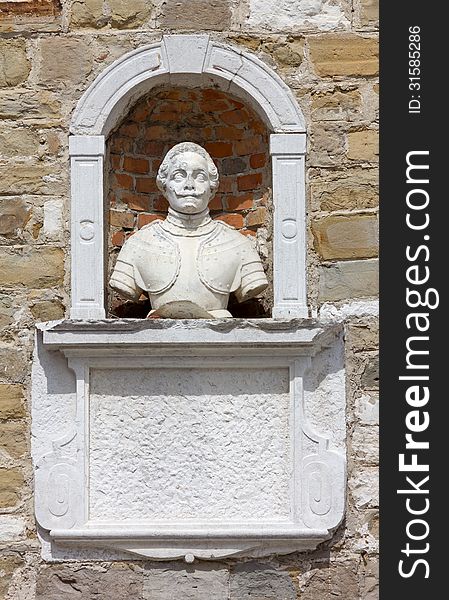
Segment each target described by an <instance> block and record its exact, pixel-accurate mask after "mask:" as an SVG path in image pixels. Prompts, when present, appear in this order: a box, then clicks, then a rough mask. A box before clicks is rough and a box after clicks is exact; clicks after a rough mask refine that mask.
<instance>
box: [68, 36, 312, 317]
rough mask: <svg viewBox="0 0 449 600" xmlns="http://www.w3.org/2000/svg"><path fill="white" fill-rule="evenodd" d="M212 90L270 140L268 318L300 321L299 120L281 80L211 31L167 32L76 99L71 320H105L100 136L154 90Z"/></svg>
mask: <svg viewBox="0 0 449 600" xmlns="http://www.w3.org/2000/svg"><path fill="white" fill-rule="evenodd" d="M164 84H168V85H183V86H187V87H204V86H209V87H211V86H215V87H217V88H219V89H221V90H222V91H225V92H229V93H231V94H232V95H234V96H235V97H237V98H240V99H241V100H242V101H243V102H245V103H247V104H248V105H249V106H251V107H252V108H253V109H254V110H255V111H256V112H257V113H258V114H259V116H260V117H261V119H262V120H263V121H264V123H265V125H266V126H267V129H268V131H269V132H270V133H271V136H270V153H271V156H272V161H273V163H272V171H273V203H274V207H275V218H274V231H273V239H274V247H273V254H274V265H273V278H274V281H273V289H274V306H273V317H284V318H293V317H306V316H308V312H307V305H306V275H305V273H306V271H305V248H306V242H305V190H304V188H305V177H304V154H305V145H306V144H305V124H304V118H303V115H302V113H301V110H300V108H299V106H298V104H297V103H296V101H295V99H294V96H293V94H292V93H291V91H290V90H289V88H288V87H287V85H286V84H285V83H284V82H283V81H282V80H281V79H280V77H279V76H278V75H277V74H276V73H275V72H274V71H273V70H272V69H270V68H269V67H268V66H267V65H265V64H264V63H263V62H262V61H260V60H259V59H258V58H257V57H255V56H253V55H251V54H250V53H248V52H246V51H242V50H240V49H237V48H235V47H231V46H229V45H225V44H222V43H220V42H217V41H214V40H211V39H210V38H209V36H208V35H167V36H163V38H162V40H161V41H160V42H158V43H155V44H152V45H149V46H143V47H141V48H138V49H137V50H134V51H132V52H130V53H128V54H126V55H124V56H123V57H121V58H120V59H118V60H117V61H115V62H114V63H113V64H112V65H110V66H109V67H108V68H107V69H105V70H104V71H103V72H102V73H101V74H100V75H99V76H98V77H97V78H96V80H95V81H94V82H93V83H92V84H91V86H90V87H89V88H88V89H87V90H86V92H85V93H84V95H83V96H82V97H81V99H80V100H79V102H78V105H77V107H76V109H75V112H74V115H73V118H72V123H71V126H70V133H71V135H70V138H69V149H70V157H71V184H72V204H71V235H72V252H71V254H72V286H71V287H72V304H71V318H75V319H100V318H104V317H105V307H104V298H105V294H104V289H105V266H104V219H103V177H104V174H103V160H104V152H105V139H106V137H107V136H108V135H109V134H110V133H111V131H113V129H114V128H115V127H116V126H117V125H118V124H119V123H120V121H121V120H122V118H123V116H124V115H125V114H126V113H127V112H128V111H129V109H130V107H131V106H132V105H134V104H135V103H136V102H137V101H138V100H139V99H140V98H141V97H142V96H143V95H145V94H148V93H149V92H151V90H152V88H154V87H156V86H161V85H164Z"/></svg>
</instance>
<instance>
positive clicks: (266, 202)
mask: <svg viewBox="0 0 449 600" xmlns="http://www.w3.org/2000/svg"><path fill="white" fill-rule="evenodd" d="M181 141H192V142H196V143H198V144H200V145H202V146H204V147H205V148H206V150H207V151H208V152H209V153H210V155H211V156H212V158H213V160H214V161H215V163H216V165H217V167H218V170H219V173H220V186H219V189H218V191H217V193H216V195H215V197H214V198H213V200H212V202H211V203H210V205H209V208H210V210H211V215H212V217H213V218H214V219H221V220H223V221H225V222H226V223H228V224H230V225H232V226H234V227H235V228H237V229H239V230H240V231H241V232H242V233H243V234H244V235H248V236H251V237H252V238H253V242H254V243H255V244H256V246H257V249H258V251H259V254H260V255H261V257H262V260H263V261H264V263H265V268H266V270H267V272H268V275H269V279H270V280H271V262H272V261H271V214H270V208H271V168H270V160H269V151H268V131H267V129H266V127H265V125H264V124H263V123H262V121H261V120H260V119H259V117H258V116H257V115H256V114H255V113H254V112H253V111H252V110H251V109H250V108H248V107H247V106H244V105H243V104H242V103H241V102H239V101H237V100H235V99H233V98H231V97H230V96H228V95H226V94H224V93H222V92H220V91H218V90H215V89H202V90H191V89H170V90H160V91H159V92H157V93H153V94H152V95H151V96H150V97H146V98H144V99H143V100H141V101H140V102H139V103H138V104H136V105H135V107H134V108H133V109H132V111H131V112H130V113H129V115H128V117H127V118H126V120H125V121H124V122H123V123H122V124H121V126H120V127H119V128H118V129H117V130H116V131H115V132H114V133H113V134H112V136H111V137H110V138H109V140H108V150H109V178H108V184H109V185H108V207H109V237H108V244H109V256H110V260H109V272H110V271H111V270H112V268H113V265H114V263H115V259H116V256H117V254H118V252H119V250H120V248H121V246H122V245H123V243H124V241H125V240H126V239H127V238H128V237H129V236H131V235H133V233H134V232H135V231H137V230H138V229H140V228H141V227H143V226H144V225H146V224H148V223H150V222H151V221H154V220H155V219H163V218H165V215H166V211H167V208H168V204H167V202H166V200H165V198H164V197H163V196H162V195H161V193H160V192H159V190H158V189H157V186H156V174H157V171H158V168H159V166H160V164H161V162H162V159H163V157H164V155H165V154H166V152H167V151H168V150H169V149H170V148H171V147H172V146H173V145H174V144H177V143H179V142H181ZM270 298H271V291H267V293H266V294H265V295H264V297H263V299H262V300H261V301H260V302H258V303H257V306H256V305H254V303H253V305H252V306H250V307H235V309H234V310H231V312H233V314H235V316H263V315H264V314H268V311H269V308H270V305H271V299H270ZM140 304H141V309H139V308H138V307H135V306H134V307H130V306H129V303H124V302H123V299H120V298H119V297H118V296H116V295H115V294H109V310H110V312H111V313H112V314H116V315H117V316H145V314H146V312H145V311H147V308H148V302H145V301H144V299H143V298H142V300H141V303H140ZM230 304H232V299H231V302H230ZM242 310H243V313H242ZM245 310H247V311H249V314H245Z"/></svg>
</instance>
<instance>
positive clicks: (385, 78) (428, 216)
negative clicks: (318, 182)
mask: <svg viewBox="0 0 449 600" xmlns="http://www.w3.org/2000/svg"><path fill="white" fill-rule="evenodd" d="M444 12H447V6H446V5H445V4H444V3H442V4H441V3H439V4H434V3H423V2H418V1H417V0H408V2H401V3H398V2H391V1H388V0H381V6H380V67H381V68H380V72H381V77H380V206H381V208H380V224H381V225H380V226H381V243H380V289H381V293H380V297H381V302H380V306H381V308H380V407H381V408H380V423H381V433H380V524H381V525H380V565H381V569H380V598H381V600H392V599H396V598H399V599H401V600H402V599H406V600H415V599H416V600H423V599H425V600H430V598H440V597H446V596H447V594H448V592H447V587H446V581H447V574H446V572H445V564H446V552H445V546H446V544H445V542H446V540H449V537H448V536H449V526H448V521H449V510H448V509H447V507H446V505H447V498H448V492H447V491H445V490H447V489H448V485H447V484H448V483H449V447H448V443H449V422H448V419H447V416H446V415H447V411H446V410H445V408H446V406H447V405H448V403H449V398H448V391H447V390H448V385H447V383H446V381H445V376H446V374H447V375H449V361H448V359H447V358H446V356H447V355H449V351H448V350H447V349H446V348H447V343H446V340H447V339H448V334H449V325H448V322H447V321H448V319H447V317H446V314H447V309H448V308H449V307H448V302H447V292H446V289H447V287H448V286H447V279H448V276H449V268H448V262H449V256H448V255H449V223H448V219H447V215H448V211H447V205H448V202H449V190H448V184H447V182H446V181H443V178H444V177H446V176H447V175H449V164H448V160H447V156H446V155H447V151H444V150H443V144H444V143H445V141H446V137H447V135H448V131H449V128H448V124H447V118H448V100H447V92H446V91H445V90H447V89H448V85H447V83H448V75H447V74H448V66H447V58H446V57H447V50H446V41H447V40H448V39H449V35H448V29H447V19H446V16H445V14H443V13H444ZM416 84H418V85H416ZM407 160H408V162H407ZM410 165H411V168H410V169H409V172H408V175H409V177H408V178H407V167H408V166H410ZM427 167H428V168H427ZM446 174H447V175H446ZM407 179H408V180H407ZM408 203H409V205H410V206H409V205H408ZM407 215H408V216H407ZM407 289H408V290H409V291H408V292H407ZM437 304H438V306H437ZM401 377H402V379H401ZM426 394H428V399H427V400H426ZM407 434H408V436H409V437H408V438H407ZM407 443H409V447H408V448H407ZM427 444H428V447H427ZM401 455H403V456H402V459H401ZM401 460H402V463H403V464H402V470H401V466H400V465H401ZM427 469H428V470H427ZM398 490H399V493H398ZM443 506H444V508H443ZM401 561H402V563H401ZM401 571H402V574H401Z"/></svg>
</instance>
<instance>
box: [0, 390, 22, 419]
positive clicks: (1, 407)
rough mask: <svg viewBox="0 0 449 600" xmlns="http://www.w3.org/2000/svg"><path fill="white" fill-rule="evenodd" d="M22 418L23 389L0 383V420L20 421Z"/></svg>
mask: <svg viewBox="0 0 449 600" xmlns="http://www.w3.org/2000/svg"><path fill="white" fill-rule="evenodd" d="M24 416H25V408H24V400H23V387H22V386H21V385H18V384H13V383H0V419H20V418H21V417H24Z"/></svg>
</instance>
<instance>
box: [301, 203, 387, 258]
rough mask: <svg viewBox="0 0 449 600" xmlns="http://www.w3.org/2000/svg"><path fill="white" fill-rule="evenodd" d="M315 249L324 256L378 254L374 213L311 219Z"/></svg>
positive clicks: (356, 256) (346, 256) (362, 256)
mask: <svg viewBox="0 0 449 600" xmlns="http://www.w3.org/2000/svg"><path fill="white" fill-rule="evenodd" d="M312 232H313V235H314V245H315V250H316V251H317V252H318V254H319V255H320V256H321V257H322V258H324V259H325V260H334V259H339V258H373V257H375V256H377V255H378V247H379V223H378V218H377V215H371V214H370V215H367V214H359V215H332V216H330V217H325V218H324V219H320V220H317V221H313V222H312Z"/></svg>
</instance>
